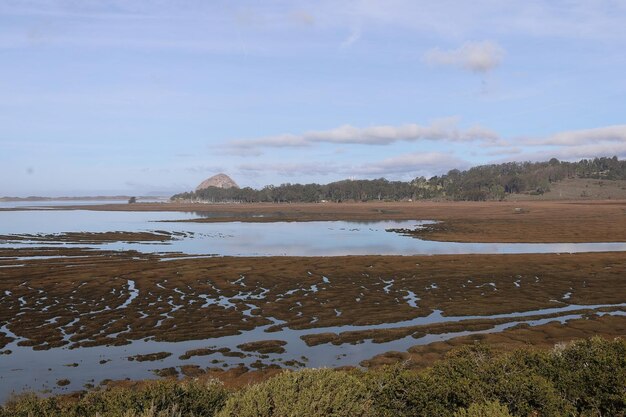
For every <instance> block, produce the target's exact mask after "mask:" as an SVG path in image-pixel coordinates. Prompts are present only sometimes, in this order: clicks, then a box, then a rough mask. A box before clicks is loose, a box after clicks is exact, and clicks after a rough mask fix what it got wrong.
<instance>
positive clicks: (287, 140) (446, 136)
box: [230, 118, 499, 150]
mask: <svg viewBox="0 0 626 417" xmlns="http://www.w3.org/2000/svg"><path fill="white" fill-rule="evenodd" d="M420 140H439V141H453V142H466V141H484V142H492V143H494V144H495V143H497V142H498V141H499V136H498V134H497V133H495V132H494V131H492V130H490V129H487V128H485V127H483V126H480V125H474V126H472V127H470V128H468V129H461V128H459V126H458V119H457V118H446V119H439V120H436V121H434V122H433V123H431V124H430V125H427V126H423V125H419V124H414V123H413V124H405V125H400V126H390V125H381V126H370V127H363V128H360V127H354V126H351V125H343V126H339V127H336V128H334V129H329V130H316V131H309V132H305V133H303V134H300V135H294V134H283V135H277V136H267V137H263V138H258V139H248V140H235V141H232V142H230V147H231V148H234V149H239V150H241V149H256V148H261V147H271V148H289V147H303V146H310V145H313V144H319V143H334V144H358V145H388V144H391V143H394V142H399V141H406V142H416V141H420Z"/></svg>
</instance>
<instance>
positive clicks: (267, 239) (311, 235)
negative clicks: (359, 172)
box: [0, 210, 626, 256]
mask: <svg viewBox="0 0 626 417" xmlns="http://www.w3.org/2000/svg"><path fill="white" fill-rule="evenodd" d="M223 214H226V215H229V214H228V213H220V214H215V213H214V215H216V216H217V217H219V216H220V215H223ZM190 218H193V217H192V215H191V214H190V213H182V212H123V211H119V212H116V211H107V212H99V211H84V210H54V211H49V210H34V211H4V212H0V224H1V225H2V226H1V229H0V234H2V235H11V234H18V235H19V234H55V233H65V232H108V231H123V232H145V231H154V230H163V231H166V232H173V233H181V232H182V233H185V234H187V236H179V237H177V238H176V239H175V240H172V241H169V242H134V243H129V242H113V243H103V244H86V243H76V244H72V243H64V244H63V245H64V246H66V247H72V246H80V247H90V248H95V249H113V250H137V251H140V252H150V253H153V252H182V253H186V254H190V255H207V254H214V255H221V256H343V255H436V254H478V253H480V254H505V253H509V254H513V253H573V252H607V251H626V243H624V242H608V243H602V242H600V243H458V242H435V241H426V240H420V239H416V238H413V237H409V236H404V235H402V234H399V233H394V232H387V231H386V229H393V228H397V229H413V228H417V227H420V226H421V225H424V224H426V223H429V221H423V220H421V221H372V222H352V221H323V222H320V221H315V222H269V223H245V222H222V223H197V222H177V221H173V222H172V220H188V219H190ZM163 220H166V222H163ZM167 220H169V221H167ZM47 244H48V243H46V244H44V243H41V242H28V241H22V242H17V241H10V240H8V241H4V242H3V241H0V247H29V246H33V245H36V246H45V245H47Z"/></svg>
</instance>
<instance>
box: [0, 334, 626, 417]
mask: <svg viewBox="0 0 626 417" xmlns="http://www.w3.org/2000/svg"><path fill="white" fill-rule="evenodd" d="M214 415H217V416H220V417H228V416H241V417H251V416H260V417H271V416H281V417H288V416H313V417H315V416H346V417H349V416H364V417H366V416H367V417H369V416H376V417H378V416H380V417H392V416H393V417H409V416H438V417H439V416H441V417H454V416H456V417H469V416H477V417H480V416H485V417H498V416H520V417H522V416H523V417H526V416H542V417H551V416H552V417H558V416H612V417H616V416H622V417H624V416H626V342H625V341H623V340H619V339H616V340H613V341H607V340H603V339H600V338H592V339H590V340H583V341H579V342H576V343H572V344H570V345H568V346H566V347H559V348H557V349H554V350H553V351H551V352H543V351H539V350H519V351H516V352H513V353H507V354H495V353H494V352H493V351H492V350H491V349H489V348H487V347H485V346H480V345H478V346H469V347H464V348H461V349H457V350H455V351H453V352H451V353H450V354H449V355H448V356H447V357H446V358H445V359H443V360H441V361H439V362H437V363H436V364H435V365H434V366H432V367H431V368H429V369H426V370H424V371H420V372H416V371H414V370H409V369H405V368H403V366H402V365H401V364H400V365H394V366H389V367H383V368H381V369H376V370H368V371H366V372H358V371H351V372H347V371H335V370H331V369H305V370H302V371H297V372H283V373H281V374H279V375H278V376H276V377H273V378H271V379H269V380H267V381H265V382H262V383H259V384H255V385H251V386H248V387H246V388H243V389H241V390H239V391H237V392H229V391H226V390H225V389H224V388H223V386H222V385H221V383H219V382H215V381H212V382H208V383H199V382H176V381H161V382H152V383H147V384H145V385H144V386H142V387H141V388H137V389H124V388H113V389H107V390H97V391H92V392H89V393H87V394H84V395H83V396H81V397H80V398H78V399H67V398H64V397H61V396H56V397H50V398H44V399H42V398H38V397H37V396H35V395H34V394H29V395H23V396H20V397H17V398H14V399H13V400H11V401H9V402H8V403H7V404H6V405H5V406H3V407H0V417H9V416H11V417H13V416H17V417H60V416H63V417H65V416H67V417H78V416H80V417H95V416H101V417H104V416H107V417H108V416H111V417H187V416H194V417H200V416H214Z"/></svg>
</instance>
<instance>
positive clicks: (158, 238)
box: [0, 230, 193, 244]
mask: <svg viewBox="0 0 626 417" xmlns="http://www.w3.org/2000/svg"><path fill="white" fill-rule="evenodd" d="M192 236H193V232H167V231H164V230H156V231H151V232H123V231H113V232H65V233H54V234H12V235H0V241H7V242H29V243H44V244H55V243H82V244H98V243H111V242H127V243H133V242H168V241H171V240H175V239H182V238H188V237H192Z"/></svg>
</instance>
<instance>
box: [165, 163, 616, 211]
mask: <svg viewBox="0 0 626 417" xmlns="http://www.w3.org/2000/svg"><path fill="white" fill-rule="evenodd" d="M566 178H596V179H607V180H616V179H626V160H622V161H620V160H618V159H617V157H615V156H614V157H612V158H595V159H583V160H581V161H579V162H562V161H559V160H558V159H556V158H552V159H550V160H549V161H548V162H508V163H504V164H493V165H481V166H477V167H473V168H470V169H468V170H467V171H459V170H458V169H453V170H451V171H449V172H448V173H447V174H445V175H441V176H434V177H432V178H430V179H426V178H424V177H418V178H415V179H414V180H412V181H409V182H403V181H388V180H386V179H384V178H379V179H375V180H344V181H337V182H332V183H329V184H325V185H320V184H290V183H287V184H281V185H278V186H273V185H268V186H265V187H264V188H262V189H261V190H255V189H252V188H250V187H246V188H229V189H223V188H216V187H210V188H206V189H204V190H200V191H196V192H191V193H182V194H176V195H175V196H173V197H172V199H174V200H176V199H182V200H201V201H211V202H244V203H251V202H275V203H280V202H320V201H324V200H327V201H337V202H340V201H346V200H349V201H370V200H417V199H429V198H448V199H454V200H475V201H480V200H501V199H503V198H504V197H505V196H506V194H507V193H525V192H527V193H535V194H542V193H544V192H546V191H549V190H550V185H551V184H552V183H554V182H557V181H561V180H563V179H566Z"/></svg>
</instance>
